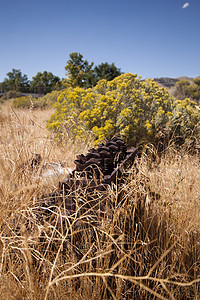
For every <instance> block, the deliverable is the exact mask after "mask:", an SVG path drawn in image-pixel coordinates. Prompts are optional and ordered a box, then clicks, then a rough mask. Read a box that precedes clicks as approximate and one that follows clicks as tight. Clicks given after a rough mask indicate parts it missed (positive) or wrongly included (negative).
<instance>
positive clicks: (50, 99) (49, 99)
mask: <svg viewBox="0 0 200 300" xmlns="http://www.w3.org/2000/svg"><path fill="white" fill-rule="evenodd" d="M60 93H61V91H52V92H51V93H48V94H46V95H45V96H43V97H42V98H41V99H42V101H44V103H45V105H46V106H50V107H52V106H53V105H54V104H55V103H56V101H57V100H58V96H59V95H60Z"/></svg>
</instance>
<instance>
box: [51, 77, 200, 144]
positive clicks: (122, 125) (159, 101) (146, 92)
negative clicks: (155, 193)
mask: <svg viewBox="0 0 200 300" xmlns="http://www.w3.org/2000/svg"><path fill="white" fill-rule="evenodd" d="M55 109H56V112H55V114H54V115H53V116H52V117H51V119H50V121H49V125H48V127H49V128H50V129H51V130H52V131H54V132H56V133H57V134H58V136H60V137H65V135H66V134H67V136H70V135H72V136H82V137H83V138H84V136H86V135H87V134H88V133H89V132H92V133H93V134H94V136H95V137H96V141H97V143H98V142H99V141H101V140H102V139H105V138H110V137H112V136H113V135H115V134H117V135H121V136H122V137H124V138H125V139H126V140H127V142H129V143H131V144H134V145H135V144H137V143H139V142H155V141H156V136H158V133H160V132H162V131H166V130H169V131H170V130H171V131H172V130H173V128H175V127H176V128H177V122H178V119H179V118H180V120H181V122H182V126H183V128H184V126H190V127H192V126H193V127H194V126H195V124H197V122H198V120H199V119H200V117H199V115H198V114H197V110H195V105H194V103H192V101H190V100H189V99H185V100H183V101H181V102H180V101H175V99H173V98H172V97H171V96H170V95H169V93H168V91H167V90H166V89H164V88H160V87H159V86H158V84H157V83H156V82H155V81H153V80H152V79H147V80H141V78H140V77H137V74H131V73H126V74H122V75H120V76H119V77H116V78H115V79H113V80H112V81H107V80H105V79H103V80H101V81H99V82H98V83H97V85H96V86H95V87H94V88H92V89H82V88H71V87H69V88H67V89H66V90H65V91H63V92H62V93H61V94H60V95H59V97H58V100H57V102H56V104H55ZM188 116H189V117H188Z"/></svg>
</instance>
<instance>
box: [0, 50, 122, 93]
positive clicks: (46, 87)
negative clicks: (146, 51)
mask: <svg viewBox="0 0 200 300" xmlns="http://www.w3.org/2000/svg"><path fill="white" fill-rule="evenodd" d="M69 56H70V58H69V60H68V61H67V65H66V66H65V70H66V75H67V76H68V77H67V79H61V78H59V77H58V76H55V75H54V74H53V73H51V72H47V71H44V72H38V73H37V74H36V75H35V76H34V77H32V80H29V79H28V76H27V75H26V74H23V73H22V72H21V70H19V69H12V71H10V72H8V73H7V74H6V76H7V77H6V78H5V79H4V81H3V82H1V83H0V93H2V94H3V93H7V92H10V91H15V92H19V93H36V94H47V93H49V92H51V91H53V90H62V89H63V88H65V87H67V86H69V85H70V86H72V87H76V86H79V87H83V88H89V87H93V86H95V85H96V83H97V82H98V81H99V80H100V79H106V80H112V79H114V78H115V77H117V76H119V75H121V74H122V73H121V71H120V69H119V68H117V67H116V66H115V64H114V63H112V64H109V63H107V62H106V63H101V64H100V65H97V66H94V63H93V62H91V63H89V62H88V61H87V60H84V59H83V55H82V54H80V53H77V52H73V53H71V54H70V55H69Z"/></svg>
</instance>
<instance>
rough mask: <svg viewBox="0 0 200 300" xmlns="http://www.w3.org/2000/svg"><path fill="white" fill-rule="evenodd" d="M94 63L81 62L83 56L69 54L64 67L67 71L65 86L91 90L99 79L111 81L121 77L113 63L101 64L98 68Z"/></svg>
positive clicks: (74, 53)
mask: <svg viewBox="0 0 200 300" xmlns="http://www.w3.org/2000/svg"><path fill="white" fill-rule="evenodd" d="M93 66H94V63H93V62H92V63H89V62H88V61H87V60H83V55H82V54H80V53H77V52H73V53H71V54H70V59H69V60H68V61H67V65H66V67H65V69H66V71H67V74H66V75H67V76H68V78H67V80H65V85H66V86H70V87H81V88H91V87H94V86H95V85H96V84H97V82H98V81H99V80H101V79H106V80H108V81H110V80H113V79H114V78H115V77H117V76H119V75H121V74H122V73H121V71H120V69H119V68H117V67H116V66H115V64H114V63H112V64H108V63H107V62H106V63H101V64H100V65H98V66H95V67H94V68H93Z"/></svg>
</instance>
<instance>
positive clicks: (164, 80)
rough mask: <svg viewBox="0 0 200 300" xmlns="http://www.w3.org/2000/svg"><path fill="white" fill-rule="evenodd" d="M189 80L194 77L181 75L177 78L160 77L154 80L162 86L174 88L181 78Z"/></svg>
mask: <svg viewBox="0 0 200 300" xmlns="http://www.w3.org/2000/svg"><path fill="white" fill-rule="evenodd" d="M183 79H184V80H189V81H192V80H193V78H190V77H187V76H180V77H176V78H170V77H160V78H154V80H155V81H156V82H157V83H158V84H159V85H161V86H163V87H166V88H168V89H170V88H172V87H173V86H174V85H175V84H176V82H178V81H179V80H183Z"/></svg>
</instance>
